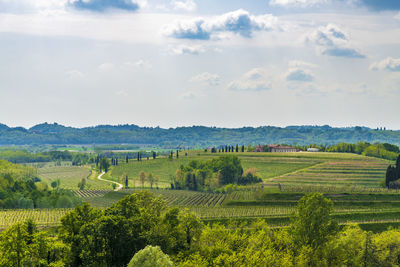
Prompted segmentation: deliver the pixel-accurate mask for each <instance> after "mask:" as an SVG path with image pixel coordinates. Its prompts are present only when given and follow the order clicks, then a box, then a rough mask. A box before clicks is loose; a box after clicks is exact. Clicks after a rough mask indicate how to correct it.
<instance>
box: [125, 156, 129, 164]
mask: <svg viewBox="0 0 400 267" xmlns="http://www.w3.org/2000/svg"><path fill="white" fill-rule="evenodd" d="M125 161H126V163H128V162H129V158H128V155H126V157H125Z"/></svg>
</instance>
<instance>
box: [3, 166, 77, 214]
mask: <svg viewBox="0 0 400 267" xmlns="http://www.w3.org/2000/svg"><path fill="white" fill-rule="evenodd" d="M37 181H40V179H38V178H37V177H36V175H34V171H33V169H32V168H30V167H24V166H21V165H16V164H12V163H9V162H6V161H0V208H6V209H31V208H50V207H53V208H56V207H60V208H71V207H74V206H75V205H76V204H78V203H79V202H80V200H79V198H77V197H76V196H74V195H73V194H72V192H70V191H67V190H61V189H57V188H56V189H54V190H51V191H50V190H48V186H47V184H45V183H44V182H37Z"/></svg>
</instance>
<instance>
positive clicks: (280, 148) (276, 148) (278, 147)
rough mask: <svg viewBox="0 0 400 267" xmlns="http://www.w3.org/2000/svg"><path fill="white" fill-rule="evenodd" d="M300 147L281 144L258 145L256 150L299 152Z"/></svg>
mask: <svg viewBox="0 0 400 267" xmlns="http://www.w3.org/2000/svg"><path fill="white" fill-rule="evenodd" d="M299 151H300V149H298V148H295V147H291V146H281V145H266V146H261V145H258V146H257V147H256V152H299Z"/></svg>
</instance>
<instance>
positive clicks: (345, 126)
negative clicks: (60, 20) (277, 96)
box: [0, 121, 400, 131]
mask: <svg viewBox="0 0 400 267" xmlns="http://www.w3.org/2000/svg"><path fill="white" fill-rule="evenodd" d="M45 123H48V124H54V123H56V124H58V125H61V126H65V127H72V128H77V129H81V128H86V127H97V126H104V125H109V126H122V125H136V126H138V127H141V128H144V127H152V128H156V127H160V128H163V129H169V128H179V127H194V126H196V127H216V128H225V129H239V128H246V127H252V128H257V127H278V128H286V127H302V126H304V127H323V126H329V127H332V128H354V127H366V128H370V129H372V130H374V129H376V128H386V130H392V131H400V129H391V128H388V127H386V126H377V127H369V126H366V125H342V126H335V125H329V124H318V125H317V124H301V125H300V124H290V125H271V124H269V125H267V124H266V125H242V126H238V127H226V126H219V125H200V124H192V125H177V126H169V127H163V126H160V125H140V124H137V123H101V124H88V125H69V124H63V123H59V122H47V121H44V122H39V123H36V124H33V125H26V126H24V125H9V124H6V123H2V122H0V124H4V125H6V126H8V127H11V128H15V127H23V128H25V129H30V128H32V127H34V126H37V125H41V124H45Z"/></svg>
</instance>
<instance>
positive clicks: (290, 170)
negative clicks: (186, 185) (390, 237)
mask: <svg viewBox="0 0 400 267" xmlns="http://www.w3.org/2000/svg"><path fill="white" fill-rule="evenodd" d="M184 153H185V152H181V156H180V158H179V159H173V160H169V159H167V158H158V159H156V160H152V159H151V160H146V159H144V160H143V161H142V162H137V161H134V160H131V161H130V162H129V163H128V164H126V163H121V164H120V165H119V166H115V167H112V169H111V171H110V172H109V173H108V175H107V176H103V177H104V178H107V179H113V180H120V177H121V176H122V174H123V173H126V174H128V177H129V178H130V184H129V186H130V187H132V186H133V185H134V184H135V185H136V188H134V189H123V190H121V191H119V192H113V191H111V188H110V185H109V184H108V183H105V182H101V181H97V180H95V179H94V178H95V176H96V175H97V174H96V173H93V174H92V179H89V182H90V183H91V188H90V189H89V190H83V191H80V190H77V183H78V182H79V181H80V179H81V178H82V177H86V176H88V175H89V170H88V169H86V168H84V167H68V168H64V167H57V168H55V167H54V168H43V169H40V175H41V177H42V178H43V179H47V180H48V181H51V180H53V179H55V178H60V180H61V185H63V186H64V187H65V188H71V189H74V190H75V192H76V194H77V195H78V196H80V197H81V198H82V199H83V200H84V201H87V202H89V203H91V204H92V205H93V206H95V207H98V208H106V207H109V206H111V205H112V204H113V203H115V202H117V201H118V200H120V199H121V198H122V197H124V196H127V195H129V194H131V193H133V192H135V191H138V190H142V189H141V188H140V187H141V185H139V181H138V178H137V177H138V174H139V172H140V171H144V172H146V174H147V173H149V172H152V173H153V174H154V175H156V176H158V178H159V180H160V184H164V186H165V187H167V186H168V185H169V183H170V179H171V177H173V175H174V174H175V171H176V169H177V168H179V166H180V165H181V164H187V163H188V162H189V161H190V160H193V159H195V160H208V159H211V158H213V157H216V156H219V155H221V154H222V153H221V154H218V153H217V154H211V153H205V152H198V151H190V152H189V153H188V156H184ZM224 154H226V153H224ZM228 154H229V153H228ZM230 154H236V155H238V156H239V158H240V159H241V161H242V165H243V166H244V168H257V169H258V173H259V175H260V176H261V177H262V179H263V181H264V182H263V183H262V184H258V185H256V186H250V187H244V188H241V189H240V191H234V192H231V193H226V194H216V193H206V192H193V191H179V190H168V189H158V190H157V189H146V190H150V191H151V192H153V193H154V194H156V195H160V196H162V197H163V198H164V199H165V201H166V203H167V205H169V206H178V207H180V208H188V209H189V210H190V211H193V212H195V213H196V214H197V215H198V216H199V217H200V218H202V219H203V220H204V221H206V222H210V223H213V222H227V221H228V220H232V219H233V220H236V221H240V222H244V223H246V222H248V221H252V220H255V219H258V218H262V219H264V220H266V221H267V222H268V223H269V224H270V225H272V226H284V225H287V224H288V223H289V221H290V215H291V214H292V213H293V212H294V211H295V207H296V204H297V201H298V200H299V199H300V198H301V197H302V196H303V195H304V194H305V193H307V192H316V191H318V192H323V193H325V196H326V197H328V198H330V199H332V201H333V202H334V214H333V216H334V217H335V219H336V220H337V221H338V222H339V223H341V224H346V223H353V222H354V223H360V224H362V226H363V227H364V228H365V229H371V230H374V231H380V230H384V229H385V228H386V227H387V226H397V225H400V193H398V192H397V191H396V190H387V189H384V188H382V187H381V186H380V183H381V182H382V181H383V180H384V176H385V170H386V168H387V166H388V164H390V163H391V162H389V161H385V160H380V159H376V158H369V157H364V156H360V155H355V154H344V153H230ZM133 178H135V181H134V182H133ZM145 186H148V185H147V184H146V185H145ZM160 187H162V186H160ZM2 212H3V213H2V215H3V216H2V218H3V221H2V225H8V224H11V223H12V222H9V221H16V220H19V219H16V218H17V217H21V218H27V217H29V216H31V217H33V218H34V219H35V220H36V221H37V222H38V223H39V225H42V226H48V225H51V224H57V220H58V219H59V218H60V216H61V215H62V214H63V213H65V212H66V210H54V211H51V210H45V211H43V212H42V213H41V211H22V210H20V211H2ZM52 212H54V215H51V213H52ZM29 214H35V216H32V215H29ZM57 218H58V219H57ZM0 225H1V224H0Z"/></svg>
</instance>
